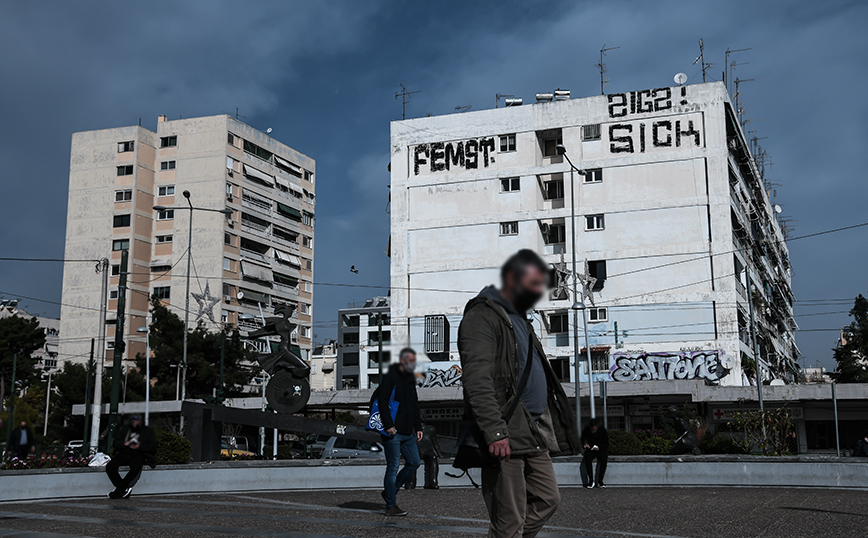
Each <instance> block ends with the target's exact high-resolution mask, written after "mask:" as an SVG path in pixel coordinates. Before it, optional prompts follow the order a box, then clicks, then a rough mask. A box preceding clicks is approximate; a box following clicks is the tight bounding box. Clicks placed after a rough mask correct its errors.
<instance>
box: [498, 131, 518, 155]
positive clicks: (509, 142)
mask: <svg viewBox="0 0 868 538" xmlns="http://www.w3.org/2000/svg"><path fill="white" fill-rule="evenodd" d="M500 151H501V152H507V151H515V134H508V135H501V136H500Z"/></svg>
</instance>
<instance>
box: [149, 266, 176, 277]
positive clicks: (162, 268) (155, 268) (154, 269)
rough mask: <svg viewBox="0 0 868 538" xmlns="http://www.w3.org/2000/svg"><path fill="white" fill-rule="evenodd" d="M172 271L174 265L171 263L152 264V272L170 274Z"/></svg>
mask: <svg viewBox="0 0 868 538" xmlns="http://www.w3.org/2000/svg"><path fill="white" fill-rule="evenodd" d="M171 271H172V266H171V265H152V266H151V272H152V273H164V274H168V273H169V272H171ZM160 276H163V275H160Z"/></svg>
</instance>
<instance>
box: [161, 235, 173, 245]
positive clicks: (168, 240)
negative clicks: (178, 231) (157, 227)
mask: <svg viewBox="0 0 868 538" xmlns="http://www.w3.org/2000/svg"><path fill="white" fill-rule="evenodd" d="M171 242H172V236H171V235H158V236H157V244H160V243H171Z"/></svg>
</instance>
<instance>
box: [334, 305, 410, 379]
mask: <svg viewBox="0 0 868 538" xmlns="http://www.w3.org/2000/svg"><path fill="white" fill-rule="evenodd" d="M389 303H390V298H389V297H374V298H373V299H368V300H367V301H365V302H364V304H362V305H359V306H355V305H353V306H350V307H349V308H342V309H340V310H338V343H337V346H338V356H337V368H336V372H337V373H336V376H337V388H339V389H367V388H375V387H376V386H377V385H378V384H379V375H380V363H379V362H378V358H379V351H380V345H379V342H380V332H381V329H382V338H383V369H384V371H385V370H386V369H388V368H389V364H391V363H392V359H393V358H394V360H397V359H398V357H397V354H396V353H393V352H392V321H391V316H390V307H389ZM380 324H382V327H381V326H380Z"/></svg>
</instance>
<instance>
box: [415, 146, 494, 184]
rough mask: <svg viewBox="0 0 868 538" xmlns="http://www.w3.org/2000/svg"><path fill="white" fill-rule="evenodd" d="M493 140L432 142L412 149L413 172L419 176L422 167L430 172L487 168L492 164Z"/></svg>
mask: <svg viewBox="0 0 868 538" xmlns="http://www.w3.org/2000/svg"><path fill="white" fill-rule="evenodd" d="M494 153H495V145H494V138H493V137H487V138H471V139H470V140H462V141H460V142H434V143H432V144H419V145H418V146H416V147H415V148H413V172H414V175H417V176H418V175H419V173H420V171H421V166H422V165H427V168H428V169H429V170H430V171H431V172H440V171H443V170H450V169H451V168H464V169H465V170H474V169H477V168H480V165H481V167H482V168H488V165H490V164H492V163H494Z"/></svg>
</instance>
